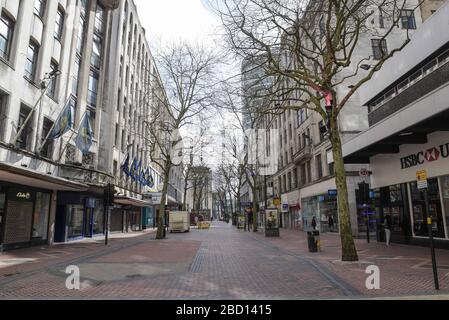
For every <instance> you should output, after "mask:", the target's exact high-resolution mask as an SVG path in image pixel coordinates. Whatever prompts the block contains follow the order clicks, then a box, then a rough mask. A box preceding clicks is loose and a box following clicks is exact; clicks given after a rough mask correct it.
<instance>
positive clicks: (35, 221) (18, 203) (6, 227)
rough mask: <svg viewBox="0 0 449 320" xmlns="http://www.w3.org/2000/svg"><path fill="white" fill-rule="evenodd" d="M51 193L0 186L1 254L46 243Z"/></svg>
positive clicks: (26, 188)
mask: <svg viewBox="0 0 449 320" xmlns="http://www.w3.org/2000/svg"><path fill="white" fill-rule="evenodd" d="M51 195H52V191H50V190H43V189H33V188H30V187H27V186H14V185H5V184H3V183H2V185H0V219H1V223H0V226H1V231H0V245H2V246H3V249H4V250H9V249H16V248H23V247H29V246H33V245H43V244H47V243H48V235H49V228H50V208H51Z"/></svg>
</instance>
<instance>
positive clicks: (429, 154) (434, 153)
mask: <svg viewBox="0 0 449 320" xmlns="http://www.w3.org/2000/svg"><path fill="white" fill-rule="evenodd" d="M440 154H441V153H440V151H438V149H437V148H432V149H430V150H427V151H426V153H425V155H424V158H425V159H426V160H427V162H434V161H437V160H438V159H440Z"/></svg>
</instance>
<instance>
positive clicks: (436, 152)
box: [401, 143, 449, 170]
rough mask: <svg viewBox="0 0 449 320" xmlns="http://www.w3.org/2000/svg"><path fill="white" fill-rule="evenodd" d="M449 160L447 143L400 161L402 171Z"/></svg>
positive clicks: (448, 144)
mask: <svg viewBox="0 0 449 320" xmlns="http://www.w3.org/2000/svg"><path fill="white" fill-rule="evenodd" d="M447 158H449V143H446V144H443V145H441V146H439V147H434V148H431V149H429V150H426V151H421V152H418V153H416V154H412V155H409V156H407V157H404V158H402V159H401V167H402V170H404V169H408V168H413V167H416V166H418V165H423V164H425V163H431V162H435V161H438V160H441V159H447Z"/></svg>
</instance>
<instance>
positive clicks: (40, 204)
mask: <svg viewBox="0 0 449 320" xmlns="http://www.w3.org/2000/svg"><path fill="white" fill-rule="evenodd" d="M50 200H51V198H50V194H49V193H40V192H38V193H36V205H35V209H34V217H33V238H39V239H42V240H47V238H48V217H49V215H50Z"/></svg>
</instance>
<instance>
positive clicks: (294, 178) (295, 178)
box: [292, 168, 298, 188]
mask: <svg viewBox="0 0 449 320" xmlns="http://www.w3.org/2000/svg"><path fill="white" fill-rule="evenodd" d="M292 183H293V188H298V169H297V168H294V169H293V181H292Z"/></svg>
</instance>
